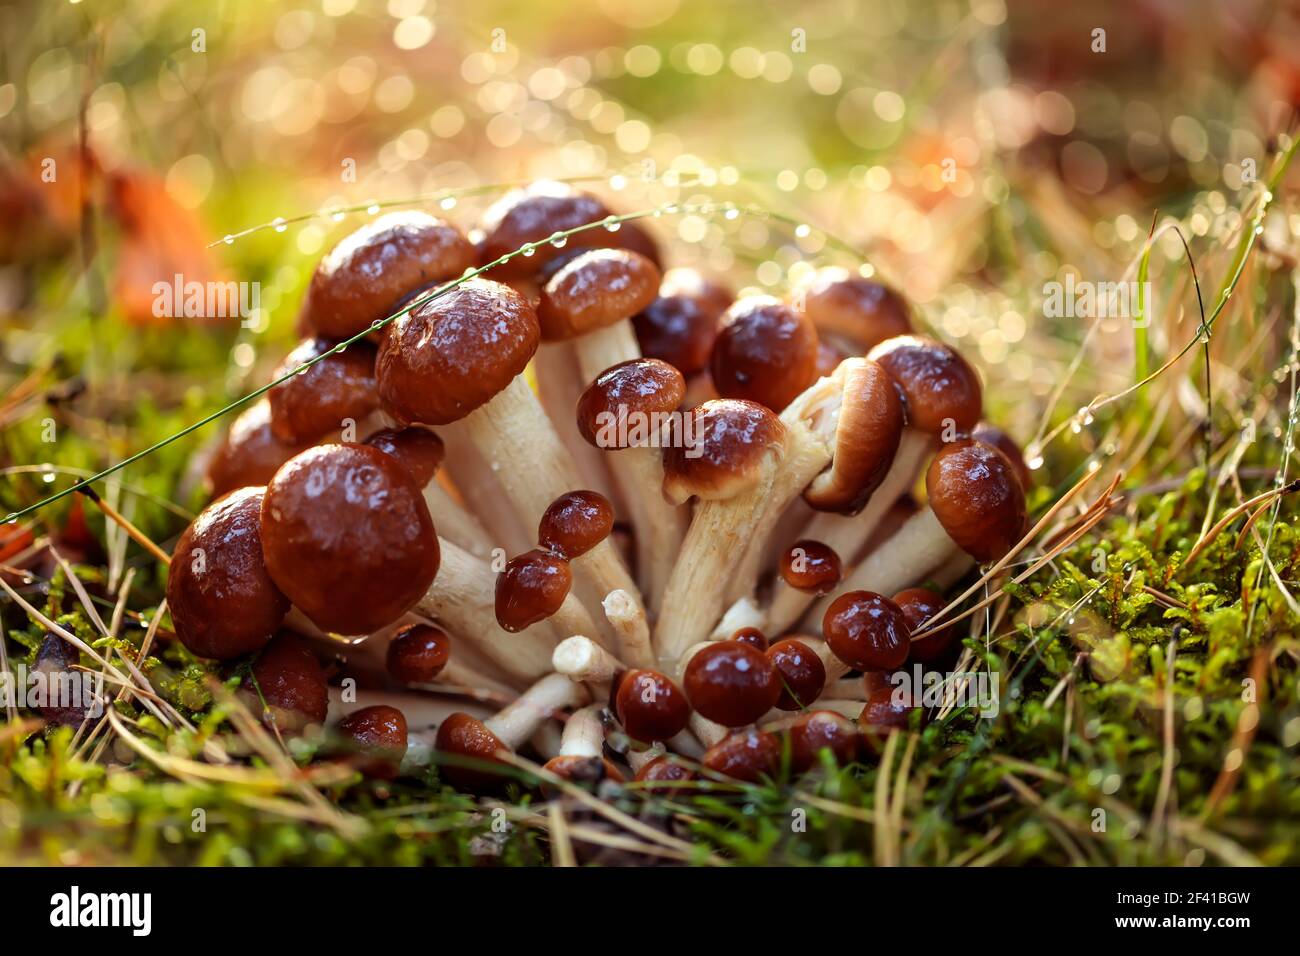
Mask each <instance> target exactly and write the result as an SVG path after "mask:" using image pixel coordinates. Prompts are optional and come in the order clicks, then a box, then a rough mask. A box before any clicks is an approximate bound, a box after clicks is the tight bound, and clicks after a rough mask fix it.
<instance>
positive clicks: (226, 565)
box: [167, 487, 289, 660]
mask: <svg viewBox="0 0 1300 956" xmlns="http://www.w3.org/2000/svg"><path fill="white" fill-rule="evenodd" d="M265 492H266V489H265V488H261V487H257V488H240V489H239V490H238V491H232V492H231V493H230V494H228V495H226V496H225V497H223V498H218V499H217V500H216V501H214V502H213V503H212V504H210V505H208V506H207V507H206V508H204V509H203V511H202V512H201V513H200V514H199V516H198V517H197V518H195V519H194V521H193V522H192V523H191V524H190V526H189V527H188V528H186V529H185V533H184V534H182V535H181V539H180V542H179V543H178V544H177V545H176V551H175V553H174V554H173V555H172V563H171V565H170V567H169V568H168V569H167V606H168V607H169V608H171V615H172V623H173V624H174V625H175V627H176V636H177V637H179V638H180V640H181V643H182V644H184V645H185V646H186V647H188V648H189V649H190V651H192V652H193V653H195V654H197V655H198V656H199V657H211V658H215V659H217V660H228V659H230V658H232V657H239V656H240V655H242V654H248V653H250V652H252V651H255V650H257V649H258V648H259V647H262V646H263V645H264V644H266V642H267V641H269V640H270V639H271V638H272V636H274V634H275V632H276V630H277V629H278V628H279V627H280V624H281V623H282V622H283V621H284V616H285V615H286V614H288V613H289V599H288V598H287V597H285V595H284V594H283V593H282V592H281V591H280V589H279V588H278V587H276V585H275V582H274V581H273V580H272V579H271V575H270V574H268V573H267V568H266V565H265V564H264V563H263V559H262V531H261V514H262V497H263V495H264V494H265Z"/></svg>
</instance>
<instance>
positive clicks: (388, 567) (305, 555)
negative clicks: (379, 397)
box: [262, 445, 439, 634]
mask: <svg viewBox="0 0 1300 956" xmlns="http://www.w3.org/2000/svg"><path fill="white" fill-rule="evenodd" d="M262 551H263V553H264V554H265V556H266V566H267V569H268V570H269V571H270V573H271V577H272V579H273V580H274V581H275V582H276V584H277V585H279V587H280V589H281V590H282V591H284V593H285V594H287V595H288V596H289V597H290V598H291V599H292V601H293V603H294V604H296V605H297V606H298V607H299V609H301V610H302V612H303V613H304V614H306V615H307V617H309V618H310V619H311V620H312V622H313V623H315V624H316V625H317V626H318V627H320V628H323V629H324V630H327V631H333V632H336V633H339V634H369V633H370V632H372V631H376V630H378V629H379V628H381V627H383V626H384V625H386V624H389V623H391V622H393V621H395V620H397V618H399V617H400V616H401V615H402V614H404V613H405V612H407V611H408V610H410V609H411V607H413V606H414V605H415V603H416V601H418V600H419V599H420V598H421V597H422V596H423V595H424V593H425V591H426V590H428V588H429V585H430V584H432V583H433V578H434V575H435V574H437V572H438V558H439V554H438V538H437V534H436V533H435V531H434V528H433V521H432V519H430V517H429V509H428V507H427V506H426V505H425V503H424V496H423V494H422V492H421V490H420V489H419V488H418V487H417V486H416V484H415V482H414V481H413V480H412V479H411V476H410V475H409V474H408V473H407V471H406V470H405V469H404V468H403V467H402V466H401V464H399V463H398V462H397V461H396V460H395V459H394V458H392V457H391V456H389V455H386V454H385V453H384V452H382V451H379V450H378V449H377V448H370V447H368V446H366V445H322V446H319V447H317V448H309V449H308V450H307V451H305V452H303V453H302V454H300V455H298V456H296V457H294V458H291V459H290V460H289V461H287V462H285V464H284V467H282V468H281V469H280V470H279V471H278V472H276V474H275V477H274V478H273V479H271V483H270V485H268V486H267V490H266V497H265V500H263V502H262Z"/></svg>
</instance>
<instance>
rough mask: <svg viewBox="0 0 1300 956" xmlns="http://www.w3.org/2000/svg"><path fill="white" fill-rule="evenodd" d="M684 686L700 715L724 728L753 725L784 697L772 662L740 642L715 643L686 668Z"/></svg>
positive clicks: (698, 654)
mask: <svg viewBox="0 0 1300 956" xmlns="http://www.w3.org/2000/svg"><path fill="white" fill-rule="evenodd" d="M682 687H683V688H684V689H685V691H686V696H687V698H688V699H689V700H690V702H691V706H692V707H694V708H695V709H696V710H697V711H699V713H700V715H701V716H703V717H706V718H708V719H709V720H712V721H713V722H714V723H719V724H722V725H723V726H724V727H741V726H743V725H745V724H752V723H753V722H754V721H756V720H758V718H760V717H762V716H763V715H764V714H766V713H767V712H768V711H769V710H771V709H772V708H773V707H774V706H775V705H776V702H777V699H778V698H779V697H780V696H781V681H780V678H779V677H778V675H777V671H776V668H775V666H773V664H772V661H771V660H770V659H769V658H768V656H767V655H766V654H764V653H763V652H762V651H760V650H756V649H755V648H753V647H751V646H750V645H748V644H745V643H743V642H741V641H716V642H714V643H712V644H709V645H707V646H706V647H703V648H701V649H700V650H699V651H697V652H696V653H695V654H694V655H693V656H692V657H691V659H690V662H689V663H688V664H687V665H686V671H685V673H684V674H683V675H682Z"/></svg>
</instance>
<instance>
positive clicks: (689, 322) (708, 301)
mask: <svg viewBox="0 0 1300 956" xmlns="http://www.w3.org/2000/svg"><path fill="white" fill-rule="evenodd" d="M734 298H735V296H734V295H733V294H732V293H731V291H730V290H729V289H726V288H724V287H723V286H721V285H719V284H718V283H716V282H713V281H712V280H710V279H708V278H706V277H705V276H703V275H701V274H700V273H699V272H696V271H695V270H694V269H687V268H680V267H679V268H676V269H669V270H668V271H667V272H665V273H664V277H663V281H662V282H660V283H659V297H658V298H656V299H655V300H654V301H653V302H651V303H650V304H649V305H647V306H646V307H645V308H644V309H643V310H642V311H641V312H640V313H639V314H638V315H636V316H635V317H634V318H633V319H632V326H633V328H634V329H635V330H636V337H637V342H638V343H639V344H640V346H641V354H642V355H645V356H648V357H649V358H657V359H663V361H665V362H668V363H669V364H670V365H674V366H676V367H677V368H678V369H679V370H680V371H681V373H682V374H683V375H694V374H696V373H697V372H702V371H704V368H705V367H706V366H707V365H708V364H709V354H710V353H711V352H712V351H713V342H714V339H716V338H717V336H718V320H719V319H721V318H722V313H724V312H725V311H727V306H729V305H731V302H732V300H733V299H734Z"/></svg>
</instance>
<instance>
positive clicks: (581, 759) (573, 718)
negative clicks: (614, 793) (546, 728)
mask: <svg viewBox="0 0 1300 956" xmlns="http://www.w3.org/2000/svg"><path fill="white" fill-rule="evenodd" d="M603 713H604V708H603V707H600V706H598V705H593V706H590V707H583V708H581V709H579V710H575V711H574V712H573V713H572V714H570V715H569V719H568V720H566V721H565V722H564V732H563V733H562V734H561V736H560V752H559V753H558V754H556V755H555V756H554V757H552V758H551V759H550V760H548V761H546V764H545V767H544V769H546V770H548V771H549V772H551V773H553V774H555V775H556V776H557V777H559V778H561V779H562V780H568V781H569V782H570V783H579V784H589V785H591V784H597V783H599V782H600V781H602V780H612V781H614V782H615V783H622V782H623V780H624V777H623V773H622V771H620V770H619V769H618V768H617V767H616V766H614V764H613V763H612V762H610V761H609V760H608V759H607V758H606V757H605V720H604V717H603Z"/></svg>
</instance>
